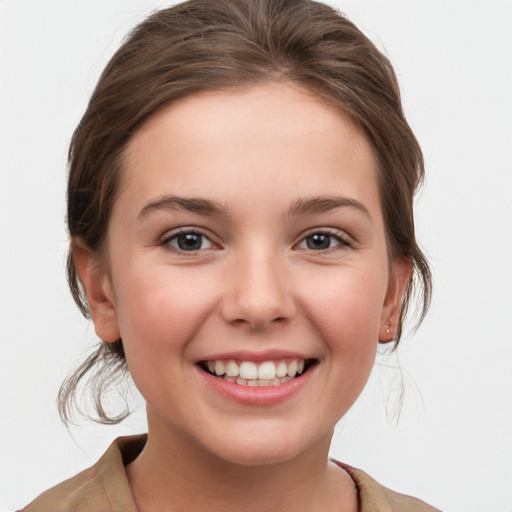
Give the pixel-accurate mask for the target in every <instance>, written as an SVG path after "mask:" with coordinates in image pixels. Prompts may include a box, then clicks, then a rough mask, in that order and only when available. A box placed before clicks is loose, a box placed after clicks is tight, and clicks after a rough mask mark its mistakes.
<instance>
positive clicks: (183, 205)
mask: <svg viewBox="0 0 512 512" xmlns="http://www.w3.org/2000/svg"><path fill="white" fill-rule="evenodd" d="M376 172H377V170H376V163H375V158H374V155H373V152H372V149H371V147H370V145H369V143H368V142H367V140H366V139H365V137H364V136H363V135H362V134H361V132H360V131H359V130H358V129H357V128H356V127H355V125H354V123H353V122H352V121H351V120H350V118H349V117H348V116H346V115H344V114H342V113H340V112H339V111H337V110H335V109H333V108H332V107H330V106H327V105H326V104H324V103H323V102H322V101H320V100H318V99H316V98H314V97H312V96H311V95H308V94H307V93H306V92H305V91H304V90H303V89H302V88H301V87H300V86H297V85H294V84H287V85H286V84H276V83H268V84H264V85H258V86H255V87H253V88H251V89H247V90H243V91H234V92H233V91H228V92H208V93H202V94H198V95H194V96H191V97H188V98H186V99H183V100H180V101H178V102H176V103H175V104H174V105H172V106H170V107H167V108H165V109H163V110H162V111H160V112H159V113H157V114H156V115H155V116H153V117H152V118H151V119H150V120H149V121H148V122H147V123H146V124H145V125H144V126H143V127H142V128H141V129H140V130H139V131H138V133H137V134H136V135H135V136H134V138H133V140H132V142H131V143H130V145H129V148H128V151H127V154H126V160H125V163H124V167H123V174H122V180H121V184H120V190H119V194H118V197H117V200H116V203H115V205H114V208H113V212H112V217H111V220H110V224H109V230H108V268H109V271H108V273H107V272H102V271H101V270H98V269H96V270H91V269H92V264H91V266H90V269H89V270H91V272H90V273H89V275H92V276H93V277H92V278H91V280H90V281H91V282H95V283H96V284H95V285H90V284H89V285H88V283H89V279H88V278H87V276H86V275H84V274H86V272H82V278H83V281H84V284H85V286H86V288H88V287H89V288H90V289H94V291H93V292H90V290H88V293H89V303H90V306H91V310H92V315H93V319H94V321H95V326H96V331H97V333H98V335H99V336H100V337H102V338H103V339H106V340H114V339H116V338H117V337H119V336H121V337H122V339H123V344H124V349H125V352H126V358H127V362H128V366H129V369H130V372H131V375H132V377H133V379H134V381H135V383H136V385H137V387H138V388H139V390H140V391H141V393H142V394H143V396H144V397H145V399H146V400H147V403H148V419H149V428H150V434H151V431H152V430H151V429H153V430H154V431H155V432H156V431H158V432H160V434H161V435H165V436H167V437H168V438H169V436H171V438H175V439H176V440H179V442H181V443H185V444H187V443H189V444H192V445H194V447H195V448H199V449H201V450H205V451H206V452H209V453H210V454H213V455H215V456H218V457H221V458H222V459H225V460H228V461H232V462H237V463H243V464H259V463H271V462H277V461H283V460H289V459H291V458H292V457H294V456H297V455H298V454H300V453H301V452H303V451H304V450H306V449H308V448H313V447H315V446H318V447H320V446H321V447H322V449H327V447H328V445H329V442H330V438H331V435H332V430H333V428H334V425H335V423H336V422H337V421H338V420H339V419H340V418H341V417H342V416H343V415H344V414H345V413H346V412H347V410H348V409H349V408H350V406H351V405H352V404H353V403H354V401H355V400H356V398H357V396H358V395H359V393H360V392H361V390H362V389H363V387H364V385H365V383H366V381H367V378H368V375H369V373H370V370H371V368H372V365H373V361H374V357H375V352H376V347H377V342H378V340H379V338H380V339H381V340H383V341H389V339H390V338H391V336H390V335H389V334H387V333H386V327H387V326H386V325H385V324H386V322H387V321H388V320H391V321H392V322H394V325H396V310H397V307H398V304H399V300H400V294H401V290H402V287H403V284H404V282H405V280H406V278H407V268H406V266H404V265H401V266H398V267H397V268H396V269H394V270H396V271H393V268H392V269H391V271H392V272H391V274H390V265H389V261H388V257H387V252H386V241H385V235H384V225H383V218H382V213H381V206H380V202H379V190H378V186H377V179H376ZM224 372H227V374H226V373H224ZM301 372H302V373H301ZM292 377H293V378H292Z"/></svg>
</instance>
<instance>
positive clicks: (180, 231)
mask: <svg viewBox="0 0 512 512" xmlns="http://www.w3.org/2000/svg"><path fill="white" fill-rule="evenodd" d="M188 234H197V235H201V236H203V237H204V238H206V239H208V240H209V241H210V243H211V244H212V247H208V248H206V249H197V250H192V251H185V250H181V249H179V248H176V247H174V246H172V245H171V244H170V243H169V242H170V241H171V240H172V239H173V238H175V237H178V236H179V235H188ZM158 245H161V246H162V247H164V248H166V249H167V250H169V251H172V252H175V253H178V254H187V253H189V254H197V253H198V252H205V251H208V250H210V249H219V248H220V244H219V243H218V242H216V241H215V240H214V237H213V236H212V235H211V234H210V233H208V232H206V230H204V229H202V228H200V227H197V226H181V227H179V228H176V229H171V230H169V231H166V232H165V233H164V234H163V235H162V236H161V237H160V238H159V242H158Z"/></svg>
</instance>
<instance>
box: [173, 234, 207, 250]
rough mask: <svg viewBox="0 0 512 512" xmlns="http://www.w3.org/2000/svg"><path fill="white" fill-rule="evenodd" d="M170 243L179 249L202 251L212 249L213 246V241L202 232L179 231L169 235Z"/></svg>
mask: <svg viewBox="0 0 512 512" xmlns="http://www.w3.org/2000/svg"><path fill="white" fill-rule="evenodd" d="M166 243H167V244H168V245H170V246H171V247H174V248H175V249H178V250H179V251H186V252H191V251H200V250H204V249H210V248H211V247H212V246H213V243H212V241H211V240H210V239H209V238H207V237H206V236H205V235H203V234H202V233H195V232H190V233H178V234H176V235H173V236H171V237H169V238H168V239H167V241H166Z"/></svg>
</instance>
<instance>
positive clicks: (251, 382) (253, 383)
mask: <svg viewBox="0 0 512 512" xmlns="http://www.w3.org/2000/svg"><path fill="white" fill-rule="evenodd" d="M258 382H259V381H258V379H250V380H248V381H247V385H248V386H251V387H255V386H257V385H258Z"/></svg>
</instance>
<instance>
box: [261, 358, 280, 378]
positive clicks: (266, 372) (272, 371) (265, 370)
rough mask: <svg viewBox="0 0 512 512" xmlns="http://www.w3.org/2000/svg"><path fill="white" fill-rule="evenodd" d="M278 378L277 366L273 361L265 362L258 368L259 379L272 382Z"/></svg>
mask: <svg viewBox="0 0 512 512" xmlns="http://www.w3.org/2000/svg"><path fill="white" fill-rule="evenodd" d="M275 376H276V365H275V364H274V363H273V362H272V361H265V362H264V363H261V364H260V366H259V367H258V379H266V380H272V379H273V378H274V377H275Z"/></svg>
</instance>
